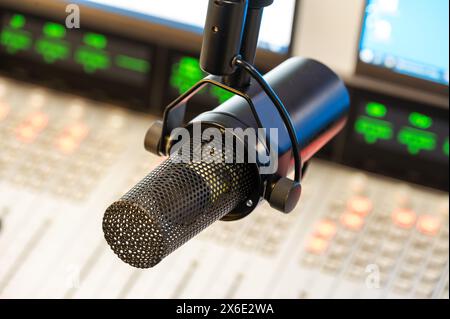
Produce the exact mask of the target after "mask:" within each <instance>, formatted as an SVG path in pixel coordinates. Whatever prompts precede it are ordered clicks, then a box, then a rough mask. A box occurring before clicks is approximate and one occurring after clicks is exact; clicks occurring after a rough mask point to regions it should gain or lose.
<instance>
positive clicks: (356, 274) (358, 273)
mask: <svg viewBox="0 0 450 319" xmlns="http://www.w3.org/2000/svg"><path fill="white" fill-rule="evenodd" d="M365 267H366V266H361V265H357V264H352V265H350V266H349V268H348V269H347V272H346V276H347V278H349V279H353V280H358V279H361V278H364V277H366V276H367V273H366V269H365Z"/></svg>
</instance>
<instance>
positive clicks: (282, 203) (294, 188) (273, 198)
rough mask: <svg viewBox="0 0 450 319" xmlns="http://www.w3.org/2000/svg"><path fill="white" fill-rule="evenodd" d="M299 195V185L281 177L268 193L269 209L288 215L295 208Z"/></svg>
mask: <svg viewBox="0 0 450 319" xmlns="http://www.w3.org/2000/svg"><path fill="white" fill-rule="evenodd" d="M301 194H302V187H301V185H300V184H299V183H297V182H294V181H293V180H291V179H289V178H287V177H283V178H281V179H280V180H279V181H278V182H276V184H275V185H274V187H273V189H272V192H271V193H270V197H269V204H270V207H272V208H274V209H276V210H278V211H280V212H282V213H285V214H289V213H290V212H292V211H293V210H294V208H295V207H296V206H297V204H298V202H299V200H300V195H301Z"/></svg>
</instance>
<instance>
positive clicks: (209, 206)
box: [103, 58, 350, 268]
mask: <svg viewBox="0 0 450 319" xmlns="http://www.w3.org/2000/svg"><path fill="white" fill-rule="evenodd" d="M264 79H265V80H266V81H267V83H268V84H269V85H270V86H271V87H272V88H273V90H274V91H275V92H276V93H277V94H278V97H279V98H280V100H282V101H283V102H284V106H285V108H286V110H287V112H288V114H289V116H290V119H291V121H292V124H293V127H294V129H295V134H296V136H297V140H298V145H299V149H300V150H301V158H302V161H303V162H307V161H308V160H309V159H310V158H311V157H312V156H313V155H314V154H315V153H316V152H317V151H319V150H320V149H321V148H322V147H323V146H324V145H325V144H327V143H328V142H329V141H330V140H331V139H332V138H333V137H334V136H335V135H336V134H337V133H338V132H339V131H340V130H341V129H342V128H343V127H344V125H345V122H346V118H347V113H348V110H349V104H350V100H349V94H348V91H347V89H346V87H345V85H344V83H343V82H342V80H341V79H340V78H339V77H338V76H337V75H336V74H335V73H334V72H333V71H332V70H330V69H329V68H328V67H326V66H325V65H323V64H321V63H319V62H317V61H314V60H310V59H302V58H291V59H289V60H287V61H286V62H284V63H282V64H281V65H280V66H278V67H277V68H275V69H274V70H272V71H271V72H269V73H268V74H267V75H266V76H265V77H264ZM252 101H253V102H254V105H253V107H252V106H251V105H249V103H248V101H246V100H245V99H242V98H240V97H238V96H236V97H233V98H232V99H230V100H229V101H227V102H225V103H224V104H222V105H220V106H219V107H217V108H216V109H214V110H212V111H210V112H206V113H203V114H201V115H199V116H198V117H197V118H195V119H194V120H192V121H191V122H190V123H189V124H188V125H187V128H188V129H190V130H191V131H192V130H193V127H194V125H196V124H198V123H202V125H203V126H202V127H204V128H210V127H214V128H217V129H219V130H220V131H221V132H223V134H225V132H226V131H227V129H228V128H242V129H247V128H253V129H257V128H259V127H260V126H261V125H262V126H263V127H264V128H267V129H269V128H276V129H278V131H279V133H278V139H277V141H274V142H276V147H277V148H276V150H277V154H278V156H277V158H276V159H275V160H276V162H277V164H278V165H277V170H276V172H273V173H271V174H266V173H261V171H260V166H263V165H260V164H258V163H253V162H250V161H245V162H244V163H241V162H240V161H238V160H237V159H238V157H239V156H240V155H241V154H238V153H237V152H236V149H238V148H237V147H233V148H229V147H219V148H218V147H217V145H215V146H214V144H213V143H210V141H203V140H200V141H190V143H191V145H190V147H189V150H190V151H189V152H188V153H186V152H182V147H180V148H179V149H177V150H176V151H175V152H173V153H172V155H170V157H169V158H168V159H167V160H166V161H165V162H164V163H162V164H161V165H160V166H159V167H158V168H156V169H155V170H154V171H153V172H151V173H150V174H149V175H148V176H147V177H145V178H144V179H143V180H142V181H141V182H139V183H138V184H137V185H136V186H135V187H133V188H132V189H131V190H130V191H129V192H128V193H127V194H125V195H124V196H123V197H122V198H121V199H120V200H119V201H117V202H115V203H114V204H112V205H111V206H110V207H109V208H108V209H107V210H106V213H105V216H104V219H103V231H104V235H105V239H106V241H107V242H108V244H109V245H110V246H111V248H112V250H113V251H114V252H115V253H116V254H117V255H118V256H119V258H120V259H122V260H123V261H124V262H126V263H128V264H130V265H131V266H134V267H137V268H150V267H153V266H155V265H156V264H158V263H159V262H160V261H161V260H162V259H163V258H165V257H166V256H167V255H169V254H170V253H172V252H173V251H174V250H175V249H177V248H178V247H180V246H181V245H183V244H184V243H186V242H187V241H188V240H189V239H191V238H192V237H194V236H195V235H197V234H198V233H199V232H201V231H202V230H204V229H205V228H206V227H208V226H209V225H211V224H212V223H213V222H215V221H217V220H219V219H222V220H236V219H240V218H243V217H245V216H247V215H248V214H250V213H251V212H252V211H253V210H254V209H255V208H256V207H257V206H258V205H259V203H260V202H261V201H263V200H264V199H266V200H268V201H269V203H270V204H271V205H272V207H274V208H276V209H278V210H281V211H284V212H286V213H287V212H290V211H292V210H293V208H294V206H295V205H293V203H296V200H297V199H298V197H299V196H300V190H299V189H297V190H294V194H293V193H291V190H290V187H291V186H292V185H291V184H289V183H288V182H287V180H286V179H284V178H283V176H287V174H289V173H290V172H291V171H292V170H293V167H294V162H293V152H292V150H293V147H292V145H293V144H292V139H291V138H290V136H289V134H288V131H287V130H286V125H285V123H284V122H283V120H282V119H281V118H280V115H279V113H278V112H277V110H276V109H275V108H274V107H273V104H272V101H271V100H270V99H268V98H267V95H266V94H264V92H262V91H258V90H256V91H255V92H254V93H253V98H252ZM255 112H256V113H257V114H256V116H255ZM266 137H267V139H268V140H269V142H271V141H270V139H271V136H270V134H269V133H267V136H266ZM149 139H151V136H150V137H148V138H147V143H149V144H152V143H153V141H151V140H149ZM235 142H236V143H242V144H243V145H244V146H245V147H247V148H249V147H251V146H249V145H248V144H247V143H246V142H245V141H243V140H242V139H241V138H240V137H238V136H235ZM255 148H258V149H253V150H251V149H250V151H254V152H256V153H259V152H261V151H260V150H259V146H256V147H255ZM197 151H200V152H201V154H206V155H207V156H206V158H205V157H202V158H201V160H200V161H195V160H194V157H195V156H194V153H195V152H197ZM208 154H209V157H210V158H208ZM209 159H213V160H212V161H211V160H209ZM214 159H215V160H214ZM291 196H292V198H293V200H290V197H291Z"/></svg>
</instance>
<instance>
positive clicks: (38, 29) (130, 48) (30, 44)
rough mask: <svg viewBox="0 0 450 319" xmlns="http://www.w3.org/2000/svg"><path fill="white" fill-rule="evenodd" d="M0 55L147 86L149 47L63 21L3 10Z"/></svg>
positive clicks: (149, 68)
mask: <svg viewBox="0 0 450 319" xmlns="http://www.w3.org/2000/svg"><path fill="white" fill-rule="evenodd" d="M0 54H6V55H10V56H20V57H26V58H27V59H31V60H36V61H39V62H44V63H46V64H48V65H56V66H58V67H63V68H67V69H71V70H79V71H80V72H83V73H86V74H88V75H92V76H100V77H103V78H111V79H115V80H118V81H123V82H126V83H128V84H137V85H148V82H149V79H150V72H151V56H152V53H151V50H150V48H149V47H148V46H147V45H142V44H137V43H134V42H129V41H128V40H123V39H118V38H115V37H114V38H111V37H108V36H107V35H105V34H101V33H98V32H92V31H86V30H84V29H67V28H66V26H65V25H64V24H63V23H58V22H55V21H41V20H38V19H35V18H31V17H28V16H26V15H24V14H20V13H5V14H4V15H3V16H2V17H1V24H0Z"/></svg>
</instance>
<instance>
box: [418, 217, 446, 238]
mask: <svg viewBox="0 0 450 319" xmlns="http://www.w3.org/2000/svg"><path fill="white" fill-rule="evenodd" d="M417 229H418V230H419V231H420V232H421V233H422V234H425V235H428V236H436V235H437V234H438V233H439V230H440V229H441V221H440V220H439V219H438V218H437V217H434V216H430V215H424V216H421V217H420V218H419V221H418V222H417Z"/></svg>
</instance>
